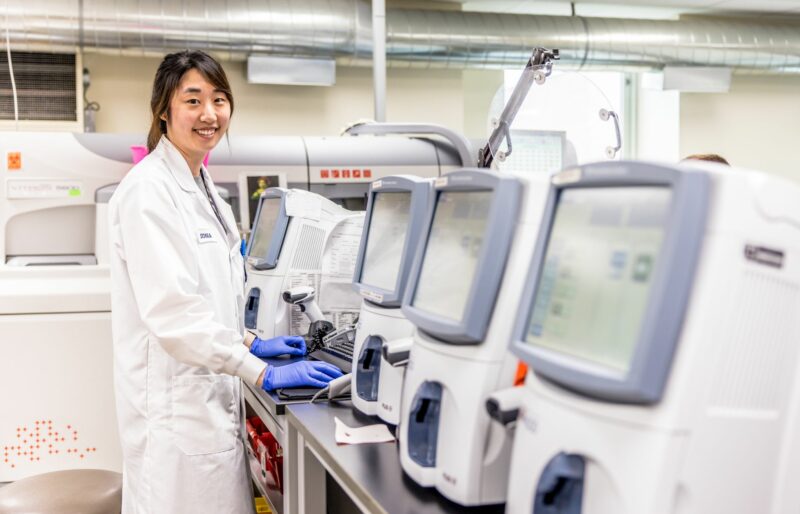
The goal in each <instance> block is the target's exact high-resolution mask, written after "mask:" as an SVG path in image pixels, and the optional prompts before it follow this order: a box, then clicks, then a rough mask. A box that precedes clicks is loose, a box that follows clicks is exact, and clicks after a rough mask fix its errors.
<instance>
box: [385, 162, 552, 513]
mask: <svg viewBox="0 0 800 514" xmlns="http://www.w3.org/2000/svg"><path fill="white" fill-rule="evenodd" d="M546 186H547V181H546V177H545V176H536V175H534V176H530V177H527V178H526V177H522V176H519V177H516V176H511V175H509V174H505V173H492V172H488V171H486V170H462V171H456V172H453V173H450V174H448V175H446V176H444V177H442V178H440V179H438V180H437V181H436V184H435V188H436V193H435V195H436V201H435V208H434V213H433V216H432V218H431V222H430V224H429V227H428V229H427V235H425V236H423V237H424V239H425V241H426V243H425V244H424V246H422V247H421V249H420V254H419V256H418V258H417V259H416V261H415V265H414V271H413V272H412V280H411V282H410V285H409V288H408V290H407V292H406V296H405V299H404V301H403V312H404V313H405V315H406V316H407V317H408V319H409V320H410V321H412V322H413V323H414V324H415V325H416V327H417V330H416V333H415V335H414V343H413V345H412V346H411V351H410V360H409V363H408V366H407V369H406V374H405V382H404V386H403V395H402V404H401V422H400V437H399V440H400V461H401V464H402V466H403V470H404V471H405V472H406V473H407V474H408V475H409V476H410V477H411V478H412V479H413V480H414V481H416V482H417V483H419V484H420V485H423V486H434V487H436V489H437V490H438V491H439V492H440V493H441V494H443V495H444V496H446V497H447V498H449V499H450V500H452V501H454V502H456V503H459V504H461V505H480V504H493V503H502V502H504V501H505V496H506V491H507V488H508V483H507V477H508V475H507V473H508V468H509V461H510V449H511V440H512V432H511V431H510V429H508V428H506V427H504V426H498V425H497V424H490V423H489V421H490V419H489V416H488V414H487V412H486V410H485V409H484V402H485V401H486V399H487V397H488V396H489V395H490V394H491V393H493V392H494V391H497V390H499V389H504V388H506V387H509V386H511V385H512V384H513V382H514V377H515V373H516V368H517V364H518V363H517V360H516V358H514V357H513V356H512V355H511V354H510V353H509V352H508V351H507V350H508V348H507V346H508V338H509V337H510V335H511V321H512V320H513V318H514V313H515V312H516V306H517V302H518V301H519V297H520V295H521V292H522V284H521V283H520V281H519V280H518V278H517V277H519V276H520V273H521V272H523V270H524V269H526V267H527V265H528V262H529V261H530V258H531V254H532V251H533V247H534V243H535V240H536V232H537V230H538V227H539V221H540V216H541V212H542V209H543V206H544V200H545V197H546V192H547V187H546Z"/></svg>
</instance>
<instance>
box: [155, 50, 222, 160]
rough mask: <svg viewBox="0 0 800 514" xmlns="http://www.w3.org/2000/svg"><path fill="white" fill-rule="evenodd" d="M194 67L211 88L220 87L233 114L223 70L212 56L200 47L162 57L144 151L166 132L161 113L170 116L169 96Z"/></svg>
mask: <svg viewBox="0 0 800 514" xmlns="http://www.w3.org/2000/svg"><path fill="white" fill-rule="evenodd" d="M192 69H195V70H197V71H199V72H200V74H201V75H203V77H205V79H206V80H207V81H209V82H210V83H211V84H213V85H214V88H216V89H219V90H220V91H222V92H223V93H225V96H227V97H228V102H229V103H230V106H231V114H233V95H232V94H231V86H230V84H229V83H228V77H227V76H226V75H225V70H223V69H222V66H221V65H220V64H219V63H218V62H217V61H216V60H214V58H213V57H211V56H210V55H208V54H207V53H205V52H201V51H200V50H184V51H182V52H175V53H174V54H169V55H167V56H166V57H164V60H163V61H161V64H160V65H159V66H158V71H156V78H155V80H153V94H152V95H151V96H150V111H151V113H152V115H153V119H152V121H151V122H150V132H149V133H148V134H147V151H148V152H152V151H153V149H154V148H155V147H156V146H157V145H158V142H159V140H161V135H162V134H166V133H167V122H166V121H164V120H163V119H161V116H162V115H166V117H167V118H169V103H170V100H172V95H173V94H174V93H175V90H176V89H178V85H179V84H180V83H181V79H182V78H183V75H184V73H186V72H187V71H189V70H192Z"/></svg>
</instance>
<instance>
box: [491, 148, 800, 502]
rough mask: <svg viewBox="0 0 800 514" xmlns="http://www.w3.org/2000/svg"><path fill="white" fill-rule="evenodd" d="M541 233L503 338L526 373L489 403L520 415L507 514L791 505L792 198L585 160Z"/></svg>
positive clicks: (799, 298) (786, 191) (691, 175)
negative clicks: (516, 388) (506, 398)
mask: <svg viewBox="0 0 800 514" xmlns="http://www.w3.org/2000/svg"><path fill="white" fill-rule="evenodd" d="M541 226H542V229H541V230H540V232H539V241H538V243H537V249H536V253H535V257H534V259H533V260H532V262H531V264H530V268H529V273H528V277H527V280H526V284H525V293H524V295H523V299H522V301H521V302H520V306H519V311H518V315H517V320H516V322H515V328H514V334H513V337H512V343H511V347H512V350H513V351H514V352H515V353H516V354H517V355H519V356H520V357H521V358H523V359H524V360H525V361H527V362H528V363H529V364H530V366H531V367H532V369H533V370H534V371H533V372H530V373H529V374H528V377H527V382H526V384H525V386H524V390H523V394H522V395H521V397H520V398H518V399H517V404H516V405H514V402H513V401H510V402H505V403H506V405H505V406H503V405H500V404H501V403H503V402H499V403H497V404H496V405H495V408H494V409H493V410H495V411H496V412H502V411H506V412H507V413H508V412H511V411H513V410H514V409H515V408H517V407H518V408H519V417H518V419H517V421H516V435H515V441H514V447H513V458H512V463H511V473H510V477H511V479H510V484H509V491H508V503H507V512H510V513H512V514H516V513H526V514H527V513H530V512H533V513H535V514H536V513H538V514H543V513H563V514H567V513H569V514H573V513H582V512H583V513H591V514H604V513H614V514H638V513H642V512H647V513H652V514H661V513H664V514H666V513H674V514H678V513H681V514H700V513H708V512H725V513H728V514H735V513H750V512H764V513H775V514H777V513H783V512H795V511H797V510H798V508H800V490H798V488H797V487H796V484H795V482H796V479H797V475H798V472H800V437H798V435H797V434H798V430H797V428H798V422H800V407H798V406H799V405H800V372H799V371H800V346H798V345H797V341H798V336H799V335H800V317H798V315H797V313H798V309H800V286H799V285H798V284H800V260H798V259H797V258H796V257H797V256H798V254H800V188H798V187H797V186H796V185H794V184H792V183H790V182H788V181H785V180H781V179H778V178H775V177H769V176H767V175H764V174H761V173H757V172H747V171H738V170H735V169H730V168H721V167H720V166H715V165H713V164H705V163H703V164H700V163H692V164H691V168H690V167H686V166H681V167H666V166H661V165H652V164H644V163H635V162H609V163H598V164H589V165H585V166H581V167H577V168H572V169H567V170H565V171H562V172H561V173H559V174H557V175H555V176H554V177H553V179H552V186H551V192H550V196H549V199H548V203H547V207H546V209H545V214H544V217H543V221H542V225H541ZM500 417H503V416H500ZM509 417H510V416H506V419H508V418H509Z"/></svg>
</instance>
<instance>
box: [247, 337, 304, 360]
mask: <svg viewBox="0 0 800 514" xmlns="http://www.w3.org/2000/svg"><path fill="white" fill-rule="evenodd" d="M250 353H252V354H253V355H255V356H256V357H277V356H278V355H300V356H302V355H305V354H306V341H305V339H303V338H302V337H300V336H278V337H273V338H272V339H267V340H264V339H259V338H257V337H256V339H255V341H253V344H252V345H250Z"/></svg>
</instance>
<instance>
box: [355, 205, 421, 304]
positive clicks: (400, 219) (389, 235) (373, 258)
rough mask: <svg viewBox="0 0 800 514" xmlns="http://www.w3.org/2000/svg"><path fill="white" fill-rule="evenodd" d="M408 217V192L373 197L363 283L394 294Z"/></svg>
mask: <svg viewBox="0 0 800 514" xmlns="http://www.w3.org/2000/svg"><path fill="white" fill-rule="evenodd" d="M410 214H411V193H410V192H388V193H376V194H375V197H374V199H373V201H372V213H371V217H370V221H369V232H368V234H367V248H366V250H365V252H364V267H363V270H362V272H361V283H362V284H364V285H368V286H372V287H378V288H381V289H384V290H386V291H394V289H395V284H396V283H397V275H398V273H399V271H400V264H401V262H402V260H403V247H404V245H405V242H406V235H407V234H408V222H409V217H410Z"/></svg>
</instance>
